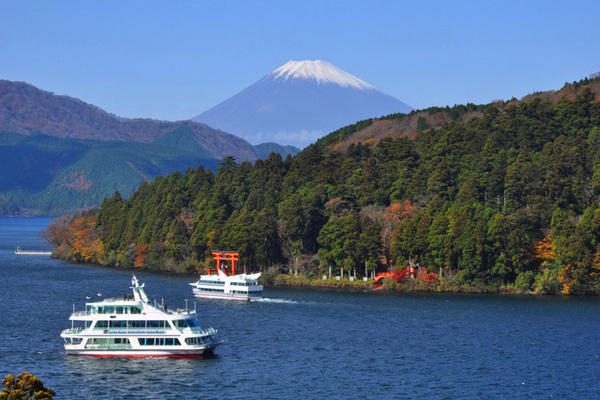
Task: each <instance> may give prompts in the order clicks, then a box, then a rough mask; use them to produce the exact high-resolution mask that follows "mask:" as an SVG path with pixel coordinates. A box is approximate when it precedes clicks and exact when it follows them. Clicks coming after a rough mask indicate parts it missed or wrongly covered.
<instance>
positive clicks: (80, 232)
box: [69, 215, 104, 262]
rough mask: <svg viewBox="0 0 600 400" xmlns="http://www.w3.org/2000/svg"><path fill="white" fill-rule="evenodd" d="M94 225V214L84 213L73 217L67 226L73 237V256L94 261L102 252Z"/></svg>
mask: <svg viewBox="0 0 600 400" xmlns="http://www.w3.org/2000/svg"><path fill="white" fill-rule="evenodd" d="M95 225H96V215H86V216H81V217H77V218H75V219H74V220H73V222H72V223H71V225H70V226H69V229H70V230H71V232H72V237H73V240H72V242H71V247H72V248H73V256H74V257H75V258H77V259H79V260H81V261H85V262H96V261H98V257H99V256H101V255H102V254H103V252H104V246H103V244H102V241H101V240H100V238H99V237H98V236H97V235H96V232H95V230H94V226H95Z"/></svg>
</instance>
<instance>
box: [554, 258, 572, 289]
mask: <svg viewBox="0 0 600 400" xmlns="http://www.w3.org/2000/svg"><path fill="white" fill-rule="evenodd" d="M558 279H559V280H560V283H562V285H563V289H562V294H570V293H571V282H572V281H573V265H571V264H567V265H566V266H564V267H562V268H561V269H560V271H558Z"/></svg>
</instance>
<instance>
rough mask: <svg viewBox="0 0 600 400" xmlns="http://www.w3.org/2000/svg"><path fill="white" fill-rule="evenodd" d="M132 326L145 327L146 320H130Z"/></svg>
mask: <svg viewBox="0 0 600 400" xmlns="http://www.w3.org/2000/svg"><path fill="white" fill-rule="evenodd" d="M129 327H130V328H145V327H146V321H129Z"/></svg>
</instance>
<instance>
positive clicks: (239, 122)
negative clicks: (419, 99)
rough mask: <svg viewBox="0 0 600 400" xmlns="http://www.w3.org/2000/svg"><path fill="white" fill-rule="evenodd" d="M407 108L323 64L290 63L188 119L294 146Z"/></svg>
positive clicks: (251, 139) (254, 138)
mask: <svg viewBox="0 0 600 400" xmlns="http://www.w3.org/2000/svg"><path fill="white" fill-rule="evenodd" d="M410 111H412V108H411V107H410V106H408V105H407V104H405V103H403V102H401V101H400V100H398V99H396V98H394V97H392V96H390V95H387V94H385V93H383V92H381V91H379V90H377V89H376V88H375V87H373V86H371V85H369V84H368V83H366V82H364V81H362V80H360V79H358V78H357V77H355V76H353V75H351V74H349V73H347V72H345V71H342V70H341V69H339V68H337V67H335V66H334V65H333V64H330V63H328V62H325V61H320V60H316V61H290V62H288V63H287V64H285V65H283V66H281V67H279V68H277V69H276V70H275V71H273V72H272V73H270V74H269V75H267V76H265V77H264V78H262V79H261V80H259V81H258V82H256V83H255V84H253V85H251V86H249V87H248V88H246V89H244V90H242V91H241V92H239V93H238V94H236V95H234V96H232V97H230V98H229V99H227V100H225V101H224V102H222V103H220V104H218V105H216V106H215V107H213V108H211V109H210V110H208V111H205V112H204V113H202V114H200V115H198V116H196V117H194V118H193V120H194V121H198V122H202V123H205V124H207V125H209V126H211V127H213V128H218V129H221V130H223V131H226V132H229V133H233V134H235V135H238V136H241V137H242V138H244V139H246V140H247V141H249V142H250V143H252V144H259V143H263V142H276V143H279V144H285V145H293V146H297V147H300V148H303V147H306V146H307V145H308V144H310V143H313V142H315V141H316V140H317V139H319V138H321V137H322V136H325V135H326V134H328V133H330V132H333V131H335V130H337V129H339V128H342V127H344V126H346V125H349V124H353V123H355V122H357V121H360V120H363V119H367V118H376V117H380V116H382V115H387V114H392V113H408V112H410Z"/></svg>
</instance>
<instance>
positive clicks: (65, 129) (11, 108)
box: [0, 80, 258, 161]
mask: <svg viewBox="0 0 600 400" xmlns="http://www.w3.org/2000/svg"><path fill="white" fill-rule="evenodd" d="M182 127H185V128H187V129H188V130H189V131H190V132H192V133H193V136H194V140H195V141H196V142H197V143H198V145H199V146H200V147H202V148H204V149H205V150H206V151H207V152H209V153H210V154H211V155H212V158H216V159H221V158H223V157H225V156H230V155H233V156H235V157H236V159H238V160H240V161H242V160H246V161H254V160H256V159H257V158H258V151H257V150H256V149H255V148H254V147H253V146H252V145H251V144H250V143H248V142H246V141H245V140H243V139H242V138H240V137H237V136H235V135H232V134H229V133H226V132H223V131H219V130H216V129H213V128H211V127H209V126H207V125H205V124H201V123H197V122H193V121H177V122H170V121H158V120H154V119H128V118H121V117H117V116H116V115H113V114H109V113H107V112H106V111H104V110H102V109H100V108H98V107H96V106H94V105H91V104H88V103H85V102H83V101H81V100H78V99H75V98H72V97H69V96H57V95H55V94H53V93H50V92H46V91H44V90H41V89H38V88H36V87H35V86H32V85H30V84H28V83H24V82H12V81H7V80H0V132H12V133H19V134H24V135H31V134H33V133H43V134H45V135H49V136H54V137H59V138H71V139H86V140H102V141H106V140H123V141H127V142H140V143H151V142H153V141H155V140H157V139H159V138H161V137H162V136H164V135H165V134H167V133H169V132H172V131H175V130H177V129H179V128H182Z"/></svg>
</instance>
